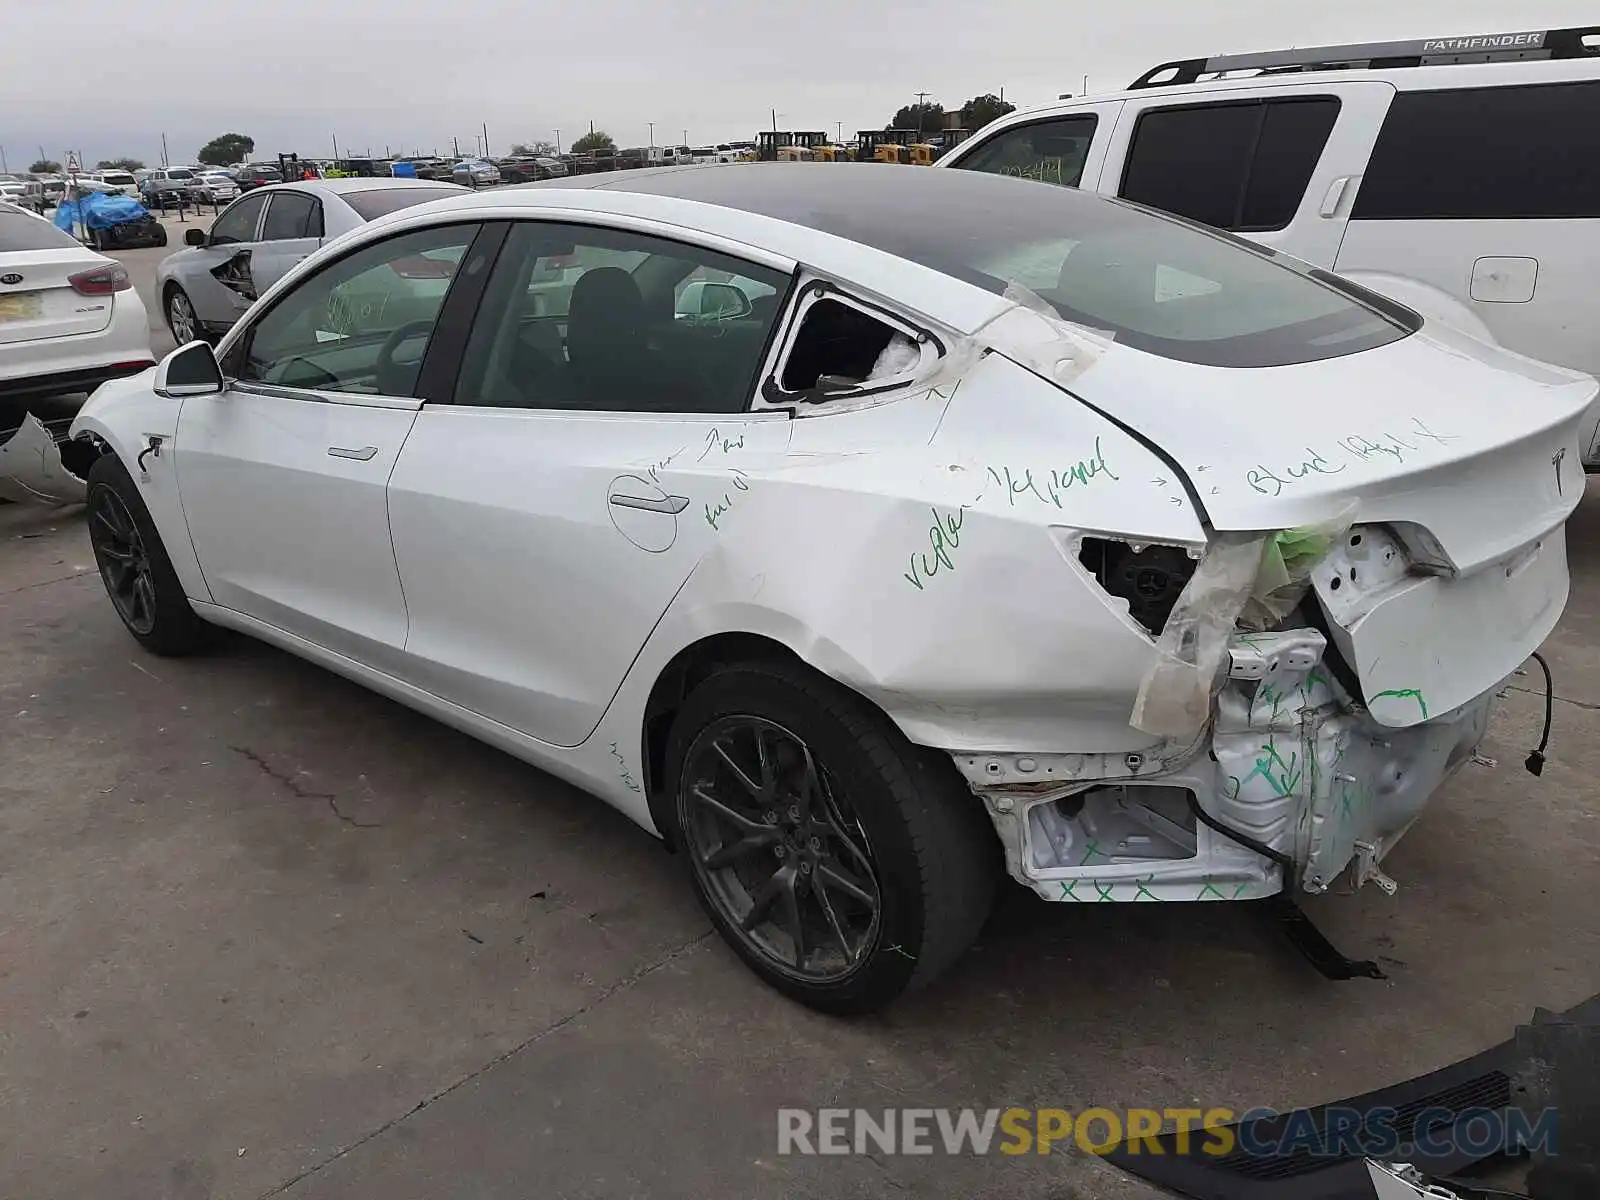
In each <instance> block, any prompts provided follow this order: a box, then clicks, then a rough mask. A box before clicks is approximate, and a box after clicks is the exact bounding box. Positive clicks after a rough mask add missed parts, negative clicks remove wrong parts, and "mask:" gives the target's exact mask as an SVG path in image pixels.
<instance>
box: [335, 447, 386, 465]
mask: <svg viewBox="0 0 1600 1200" xmlns="http://www.w3.org/2000/svg"><path fill="white" fill-rule="evenodd" d="M328 453H329V454H331V455H333V456H334V457H335V458H353V459H355V460H356V461H357V462H366V461H368V460H369V459H371V458H372V457H373V456H374V455H376V454H377V453H378V448H377V447H376V446H363V447H361V449H359V450H347V449H345V448H344V447H343V446H329V447H328Z"/></svg>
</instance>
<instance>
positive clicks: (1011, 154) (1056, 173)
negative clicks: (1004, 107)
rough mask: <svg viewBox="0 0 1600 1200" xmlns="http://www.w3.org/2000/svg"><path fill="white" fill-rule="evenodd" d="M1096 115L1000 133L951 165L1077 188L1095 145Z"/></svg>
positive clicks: (961, 168)
mask: <svg viewBox="0 0 1600 1200" xmlns="http://www.w3.org/2000/svg"><path fill="white" fill-rule="evenodd" d="M1095 122H1096V118H1095V116H1094V114H1093V113H1081V114H1078V115H1076V116H1070V117H1057V118H1055V119H1053V120H1048V121H1036V122H1034V123H1032V124H1029V125H1017V126H1014V127H1012V128H1010V129H1007V130H1005V131H1004V132H1003V133H998V134H996V135H995V136H994V137H992V138H990V139H989V140H988V141H987V142H985V143H984V144H983V145H981V146H979V147H978V148H977V149H976V150H973V151H972V152H971V153H970V154H967V155H966V156H965V157H964V158H962V159H961V160H960V161H958V162H954V163H951V164H950V165H951V166H952V167H953V168H955V169H957V170H961V171H986V172H988V173H989V174H991V175H1010V176H1013V177H1015V178H1018V179H1034V180H1037V181H1039V182H1040V183H1054V184H1059V185H1061V186H1062V187H1077V186H1078V184H1079V183H1080V182H1081V181H1082V179H1083V166H1084V163H1085V162H1086V161H1087V160H1088V158H1089V144H1090V143H1091V142H1093V141H1094V129H1095Z"/></svg>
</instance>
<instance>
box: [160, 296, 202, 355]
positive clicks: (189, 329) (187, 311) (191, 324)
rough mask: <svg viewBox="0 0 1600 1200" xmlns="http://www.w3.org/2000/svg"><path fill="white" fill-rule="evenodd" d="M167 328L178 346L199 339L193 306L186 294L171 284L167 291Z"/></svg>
mask: <svg viewBox="0 0 1600 1200" xmlns="http://www.w3.org/2000/svg"><path fill="white" fill-rule="evenodd" d="M166 309H167V328H168V329H170V330H172V337H173V340H174V341H176V342H177V343H178V345H180V346H186V345H188V344H189V343H190V342H193V341H198V340H199V338H200V320H199V318H198V317H196V316H195V314H194V305H193V304H192V303H190V301H189V297H188V294H187V293H185V292H184V290H183V289H182V288H181V287H179V286H178V285H177V284H173V285H172V286H171V287H169V288H168V289H167V303H166Z"/></svg>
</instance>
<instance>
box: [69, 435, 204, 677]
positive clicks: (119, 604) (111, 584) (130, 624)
mask: <svg viewBox="0 0 1600 1200" xmlns="http://www.w3.org/2000/svg"><path fill="white" fill-rule="evenodd" d="M88 484H89V491H88V518H89V545H90V546H91V547H92V548H93V550H94V561H95V565H96V566H98V567H99V568H100V579H101V581H102V582H104V584H105V585H106V594H107V595H109V596H110V597H111V605H112V607H113V608H115V609H116V611H117V616H118V617H120V618H121V619H122V623H123V625H124V626H126V627H127V630H128V632H129V633H131V634H133V636H134V638H135V639H137V640H138V642H139V644H140V645H141V646H143V647H144V648H145V649H146V650H149V651H150V652H151V653H153V654H162V655H168V656H178V655H185V654H194V653H197V652H198V651H201V650H204V649H205V648H206V647H207V646H209V645H210V644H211V642H212V627H211V626H210V625H207V624H206V623H205V622H204V621H202V620H201V619H200V618H199V617H197V616H196V615H195V611H194V609H193V608H192V607H191V606H190V604H189V599H188V597H187V596H185V595H184V592H183V584H182V583H181V582H180V581H179V579H178V573H177V572H176V571H174V570H173V569H172V560H171V559H170V558H168V557H167V550H166V547H165V546H163V545H162V544H161V535H160V534H159V533H158V532H157V531H156V526H155V522H154V521H153V520H151V518H150V510H149V509H147V508H146V507H145V505H144V501H143V499H141V498H140V496H139V489H138V487H137V486H135V484H134V482H133V477H132V476H131V475H129V474H128V469H127V468H126V467H124V466H123V465H122V460H121V459H119V458H118V457H117V456H116V455H115V454H104V455H101V456H100V457H99V458H98V459H96V460H95V463H94V465H93V466H92V467H90V468H89V477H88Z"/></svg>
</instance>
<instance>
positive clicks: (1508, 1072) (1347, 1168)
mask: <svg viewBox="0 0 1600 1200" xmlns="http://www.w3.org/2000/svg"><path fill="white" fill-rule="evenodd" d="M1538 1016H1539V1015H1536V1020H1537V1019H1538ZM1561 1020H1563V1021H1565V1022H1570V1023H1575V1024H1579V1025H1588V1026H1593V1025H1594V1024H1596V1023H1600V995H1596V996H1592V997H1590V998H1589V999H1588V1000H1585V1001H1584V1002H1583V1003H1582V1004H1579V1005H1578V1006H1577V1007H1576V1008H1573V1009H1571V1010H1569V1011H1568V1012H1567V1013H1566V1014H1564V1017H1563V1018H1561ZM1540 1027H1541V1026H1540V1025H1537V1024H1536V1025H1533V1026H1524V1027H1522V1028H1521V1029H1519V1030H1518V1031H1517V1034H1516V1036H1514V1037H1513V1038H1512V1039H1511V1040H1508V1041H1505V1042H1502V1043H1500V1044H1499V1045H1498V1046H1494V1047H1492V1048H1491V1049H1488V1050H1485V1051H1483V1052H1481V1053H1479V1054H1475V1055H1473V1056H1472V1057H1471V1058H1467V1059H1463V1060H1462V1061H1460V1062H1458V1063H1455V1064H1453V1065H1451V1066H1448V1067H1443V1068H1441V1069H1440V1070H1437V1071H1433V1072H1430V1073H1429V1074H1427V1075H1422V1076H1418V1077H1417V1078H1415V1079H1408V1080H1406V1081H1404V1082H1402V1083H1397V1084H1393V1085H1391V1086H1390V1087H1386V1088H1381V1089H1379V1090H1378V1091H1375V1092H1368V1093H1366V1094H1365V1095H1362V1096H1353V1097H1351V1098H1350V1099H1348V1100H1340V1101H1335V1102H1333V1103H1332V1104H1325V1105H1320V1106H1318V1107H1316V1108H1306V1109H1296V1110H1293V1111H1291V1112H1286V1113H1280V1114H1278V1115H1277V1116H1273V1117H1265V1118H1262V1119H1260V1120H1255V1121H1250V1122H1240V1123H1239V1124H1236V1125H1230V1126H1226V1127H1224V1128H1226V1129H1228V1130H1230V1131H1231V1132H1232V1142H1231V1144H1232V1146H1233V1147H1234V1148H1233V1149H1232V1150H1230V1151H1229V1152H1228V1153H1226V1154H1216V1153H1214V1152H1213V1153H1208V1152H1207V1149H1206V1148H1207V1146H1208V1145H1210V1146H1212V1147H1213V1148H1215V1147H1216V1146H1217V1145H1218V1144H1219V1143H1218V1142H1217V1141H1216V1140H1215V1139H1212V1138H1209V1137H1207V1136H1205V1135H1203V1134H1202V1133H1200V1132H1199V1131H1195V1132H1192V1133H1190V1134H1188V1135H1186V1136H1184V1137H1183V1144H1184V1145H1185V1147H1186V1150H1187V1153H1180V1152H1179V1146H1180V1141H1179V1137H1180V1135H1179V1134H1176V1133H1169V1134H1164V1135H1162V1136H1161V1137H1158V1138H1149V1139H1144V1138H1141V1139H1138V1140H1137V1143H1135V1142H1133V1141H1124V1142H1123V1143H1121V1144H1120V1145H1118V1146H1116V1147H1114V1148H1113V1149H1112V1150H1110V1151H1108V1152H1107V1153H1106V1155H1105V1158H1106V1161H1108V1162H1110V1163H1111V1164H1112V1165H1114V1166H1117V1167H1120V1168H1121V1169H1122V1170H1124V1171H1127V1172H1129V1173H1130V1174H1134V1175H1138V1176H1139V1177H1140V1178H1142V1179H1146V1180H1149V1181H1150V1182H1151V1183H1154V1184H1157V1185H1159V1186H1161V1187H1164V1188H1167V1189H1168V1190H1169V1191H1172V1192H1174V1193H1176V1194H1177V1195H1179V1196H1187V1197H1190V1198H1191V1200H1372V1183H1371V1180H1370V1176H1369V1174H1368V1172H1367V1168H1366V1165H1365V1163H1366V1158H1367V1157H1368V1154H1369V1152H1370V1153H1371V1156H1373V1157H1378V1158H1382V1159H1387V1160H1399V1161H1404V1162H1409V1163H1412V1164H1414V1165H1415V1166H1416V1167H1417V1168H1418V1169H1419V1170H1420V1171H1421V1172H1422V1173H1423V1174H1424V1175H1429V1176H1435V1177H1437V1176H1448V1175H1454V1174H1457V1173H1458V1172H1460V1171H1462V1170H1464V1169H1465V1168H1467V1167H1470V1166H1471V1165H1472V1164H1473V1163H1476V1162H1479V1161H1482V1160H1483V1159H1485V1158H1490V1157H1493V1156H1495V1155H1496V1154H1499V1153H1503V1152H1506V1150H1507V1149H1508V1148H1507V1147H1504V1146H1503V1145H1502V1146H1500V1147H1498V1148H1497V1147H1483V1146H1481V1144H1479V1143H1481V1140H1482V1134H1481V1128H1482V1126H1481V1125H1480V1127H1479V1130H1478V1131H1471V1130H1468V1129H1467V1128H1466V1126H1467V1125H1468V1123H1469V1121H1471V1120H1473V1119H1476V1116H1475V1115H1477V1116H1481V1114H1483V1112H1484V1110H1488V1111H1489V1112H1490V1113H1491V1114H1495V1117H1496V1120H1497V1121H1498V1127H1499V1129H1500V1130H1502V1131H1504V1130H1505V1129H1507V1128H1508V1127H1509V1125H1510V1124H1511V1123H1510V1122H1508V1121H1507V1120H1506V1119H1505V1115H1504V1114H1506V1113H1507V1112H1508V1111H1511V1110H1517V1111H1520V1112H1521V1113H1522V1114H1523V1120H1524V1121H1526V1122H1527V1123H1529V1124H1536V1123H1537V1119H1538V1117H1539V1113H1538V1112H1537V1111H1529V1110H1530V1109H1533V1110H1537V1109H1540V1108H1543V1107H1545V1105H1546V1104H1548V1103H1550V1101H1549V1100H1547V1099H1545V1098H1542V1097H1541V1096H1539V1095H1538V1094H1537V1093H1538V1090H1539V1089H1538V1088H1537V1087H1532V1088H1530V1087H1528V1086H1527V1085H1526V1084H1523V1083H1519V1080H1526V1079H1528V1078H1535V1079H1536V1078H1538V1076H1539V1067H1538V1064H1537V1062H1536V1061H1535V1060H1533V1059H1530V1057H1529V1054H1528V1050H1527V1046H1528V1041H1529V1039H1528V1036H1527V1030H1529V1029H1538V1028H1540ZM1444 1110H1448V1111H1449V1113H1451V1114H1454V1124H1452V1123H1451V1121H1450V1120H1448V1119H1443V1118H1442V1117H1441V1113H1442V1112H1443V1111H1444ZM1351 1114H1359V1124H1357V1123H1356V1118H1354V1117H1352V1116H1351ZM1430 1114H1431V1115H1430ZM1425 1115H1428V1120H1427V1123H1426V1125H1420V1124H1419V1118H1423V1117H1424V1116H1425ZM1564 1119H1565V1118H1564V1111H1558V1112H1557V1115H1556V1129H1555V1140H1556V1143H1557V1145H1558V1146H1559V1145H1562V1144H1565V1143H1567V1142H1577V1141H1578V1140H1579V1139H1578V1137H1577V1134H1576V1132H1573V1133H1572V1134H1571V1136H1567V1135H1566V1134H1564V1133H1563V1122H1564ZM1425 1133H1426V1135H1427V1136H1426V1137H1423V1135H1424V1134H1425ZM1308 1134H1309V1136H1307V1135H1308ZM1591 1137H1592V1135H1591ZM1419 1138H1421V1139H1422V1143H1421V1144H1420V1145H1418V1144H1415V1143H1416V1141H1417V1139H1419ZM1152 1142H1153V1143H1154V1144H1155V1145H1156V1146H1158V1147H1159V1152H1157V1151H1155V1150H1154V1149H1152V1146H1151V1143H1152ZM1308 1143H1309V1144H1308ZM1271 1146H1285V1147H1290V1146H1292V1149H1287V1152H1284V1153H1252V1152H1250V1151H1249V1150H1247V1149H1245V1147H1254V1148H1263V1147H1271ZM1431 1146H1437V1147H1446V1146H1448V1147H1451V1149H1449V1150H1448V1151H1447V1152H1445V1153H1429V1152H1428V1147H1431ZM1361 1147H1365V1148H1367V1149H1366V1150H1363V1151H1361V1152H1357V1153H1344V1152H1342V1151H1345V1150H1357V1149H1358V1148H1361ZM1319 1150H1323V1151H1324V1152H1321V1153H1319ZM1472 1150H1481V1151H1482V1152H1481V1153H1473V1152H1471V1151H1472ZM1536 1157H1537V1156H1536Z"/></svg>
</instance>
